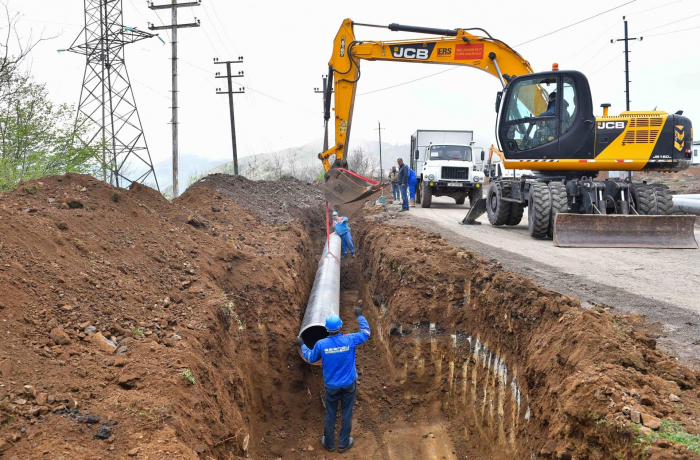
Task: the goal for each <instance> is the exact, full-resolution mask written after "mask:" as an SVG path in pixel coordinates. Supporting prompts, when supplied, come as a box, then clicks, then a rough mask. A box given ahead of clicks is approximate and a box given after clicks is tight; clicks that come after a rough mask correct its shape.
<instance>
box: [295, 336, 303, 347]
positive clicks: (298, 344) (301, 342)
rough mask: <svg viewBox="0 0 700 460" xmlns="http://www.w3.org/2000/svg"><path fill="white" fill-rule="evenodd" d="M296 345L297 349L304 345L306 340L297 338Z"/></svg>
mask: <svg viewBox="0 0 700 460" xmlns="http://www.w3.org/2000/svg"><path fill="white" fill-rule="evenodd" d="M294 345H296V346H297V347H300V346H302V345H304V339H302V338H301V337H297V339H296V340H295V341H294Z"/></svg>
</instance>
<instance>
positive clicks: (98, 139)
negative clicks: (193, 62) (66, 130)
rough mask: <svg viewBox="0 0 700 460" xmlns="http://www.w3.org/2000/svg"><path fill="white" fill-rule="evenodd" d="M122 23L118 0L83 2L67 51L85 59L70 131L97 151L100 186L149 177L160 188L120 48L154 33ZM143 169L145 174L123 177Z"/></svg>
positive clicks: (119, 0) (150, 36)
mask: <svg viewBox="0 0 700 460" xmlns="http://www.w3.org/2000/svg"><path fill="white" fill-rule="evenodd" d="M122 19H123V15H122V0H85V28H84V29H83V31H82V32H81V33H80V35H78V37H77V38H76V39H75V41H74V42H73V44H72V45H71V47H70V48H69V49H68V50H67V51H70V52H73V53H77V54H82V55H85V58H86V60H85V62H86V64H85V75H84V77H83V87H82V89H81V92H80V102H79V104H78V115H77V118H76V128H77V129H76V131H77V132H81V128H87V130H86V131H85V134H82V135H80V136H79V140H80V142H81V143H82V144H83V145H85V146H93V147H98V148H99V149H100V151H101V153H102V165H103V180H104V181H105V182H109V183H110V184H112V185H114V186H116V187H120V186H123V185H122V184H124V181H126V182H127V183H131V182H144V181H145V180H146V179H149V178H151V176H152V178H153V180H154V181H155V185H156V188H158V189H159V190H160V188H159V187H158V179H157V178H156V174H155V171H154V170H153V161H152V160H151V154H150V152H149V151H148V144H147V143H146V137H145V136H144V133H143V127H142V126H141V118H140V117H139V112H138V109H137V108H136V99H135V98H134V93H133V91H132V90H131V83H130V81H129V73H128V72H127V70H126V64H125V62H124V46H125V45H128V44H130V43H135V42H138V41H141V40H145V39H147V38H152V37H154V36H155V35H154V34H151V33H148V32H144V31H141V30H138V29H137V28H135V27H125V26H124V25H123V23H122ZM83 36H84V43H80V41H81V39H82V38H83ZM144 165H145V166H146V168H147V170H146V172H144V173H142V174H141V175H140V176H138V177H136V178H134V179H130V178H128V177H126V175H131V174H133V173H130V172H129V171H128V169H129V170H132V169H137V170H140V169H141V168H143V166H144Z"/></svg>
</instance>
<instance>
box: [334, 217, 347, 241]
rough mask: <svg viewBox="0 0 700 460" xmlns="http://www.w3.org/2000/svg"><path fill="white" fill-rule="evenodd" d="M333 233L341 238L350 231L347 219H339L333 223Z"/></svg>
mask: <svg viewBox="0 0 700 460" xmlns="http://www.w3.org/2000/svg"><path fill="white" fill-rule="evenodd" d="M333 228H334V229H335V232H336V233H337V234H338V236H343V235H344V234H346V233H347V232H349V231H350V227H348V218H347V217H341V218H340V219H338V220H337V221H336V222H335V227H333Z"/></svg>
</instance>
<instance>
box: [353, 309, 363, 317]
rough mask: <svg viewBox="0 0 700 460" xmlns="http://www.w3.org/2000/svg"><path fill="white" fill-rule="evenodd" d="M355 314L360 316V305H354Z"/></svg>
mask: <svg viewBox="0 0 700 460" xmlns="http://www.w3.org/2000/svg"><path fill="white" fill-rule="evenodd" d="M354 311H355V316H362V309H361V308H360V307H355V308H354Z"/></svg>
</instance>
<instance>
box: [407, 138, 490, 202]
mask: <svg viewBox="0 0 700 460" xmlns="http://www.w3.org/2000/svg"><path fill="white" fill-rule="evenodd" d="M423 161H424V163H423V170H422V171H421V178H420V183H419V185H418V191H417V195H416V197H417V198H416V200H417V201H420V204H421V207H423V208H429V207H430V206H431V204H432V197H434V196H449V197H451V198H454V200H455V202H456V203H457V204H464V202H465V199H466V198H469V202H470V203H471V204H473V203H474V202H475V201H476V200H477V199H479V198H481V195H482V193H481V191H482V187H483V184H484V174H483V172H481V171H478V168H477V165H476V162H475V161H474V158H473V152H472V147H471V146H470V145H464V144H430V145H429V146H427V147H426V148H425V152H424V155H423Z"/></svg>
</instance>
